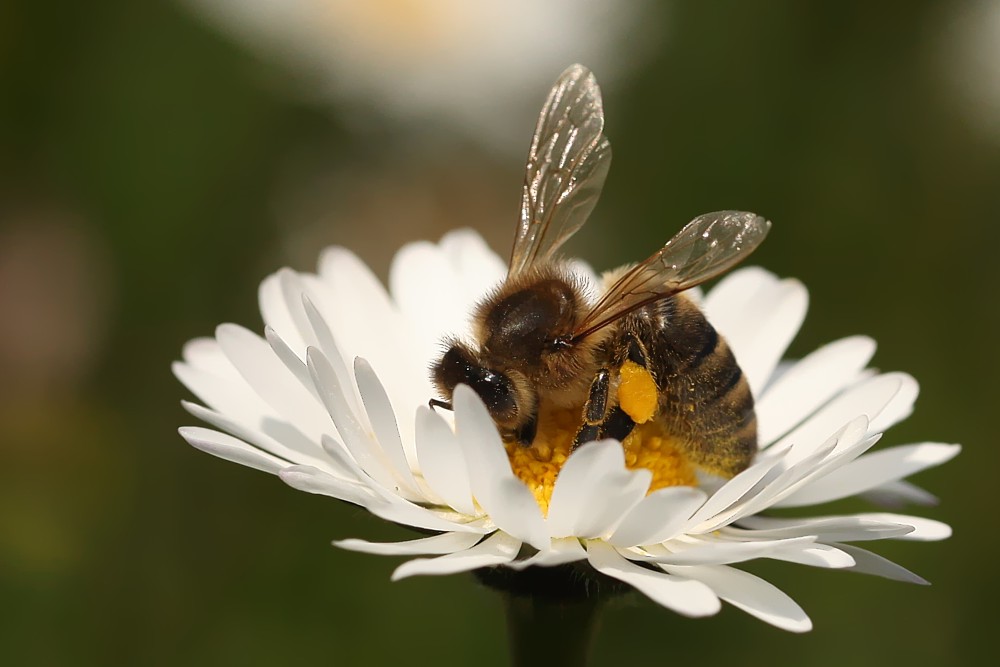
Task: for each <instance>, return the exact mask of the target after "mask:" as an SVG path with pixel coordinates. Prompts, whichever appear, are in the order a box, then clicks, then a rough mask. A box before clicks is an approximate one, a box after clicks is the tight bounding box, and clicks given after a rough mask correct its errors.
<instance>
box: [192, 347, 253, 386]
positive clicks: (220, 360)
mask: <svg viewBox="0 0 1000 667" xmlns="http://www.w3.org/2000/svg"><path fill="white" fill-rule="evenodd" d="M181 356H182V357H183V358H184V361H185V362H186V363H188V364H190V365H191V366H194V367H195V368H197V369H199V370H202V371H205V372H208V373H211V374H213V375H217V376H219V377H223V378H228V379H230V380H240V381H242V379H243V378H242V377H240V373H239V371H237V370H236V367H235V366H233V365H232V364H231V363H230V362H229V359H227V358H226V355H225V354H223V352H222V348H221V347H219V341H217V340H215V339H214V338H208V337H207V336H206V337H203V338H194V339H192V340H189V341H188V342H187V343H185V344H184V348H183V350H181Z"/></svg>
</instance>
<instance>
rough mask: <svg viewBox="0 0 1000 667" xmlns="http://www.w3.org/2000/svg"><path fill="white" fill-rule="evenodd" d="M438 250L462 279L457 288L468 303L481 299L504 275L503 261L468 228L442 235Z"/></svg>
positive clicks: (505, 269) (505, 267)
mask: <svg viewBox="0 0 1000 667" xmlns="http://www.w3.org/2000/svg"><path fill="white" fill-rule="evenodd" d="M441 250H442V251H444V254H445V256H446V257H447V258H448V259H449V261H450V262H451V264H452V266H454V267H455V272H456V273H457V274H458V275H459V276H461V277H462V279H461V281H459V286H460V287H462V288H463V289H464V290H465V296H466V299H467V300H468V301H469V302H475V301H478V300H479V299H481V298H482V296H483V295H484V294H486V292H487V291H489V290H490V289H492V288H493V287H496V285H497V284H498V283H499V282H500V281H501V280H503V278H504V276H505V275H507V264H506V262H504V260H502V259H500V256H499V255H497V254H496V253H495V252H493V251H492V250H490V247H489V246H488V245H486V242H485V241H483V238H482V237H481V236H480V235H479V234H477V233H476V232H474V231H472V230H471V229H458V230H455V231H452V232H448V233H447V234H445V235H444V236H443V237H442V238H441Z"/></svg>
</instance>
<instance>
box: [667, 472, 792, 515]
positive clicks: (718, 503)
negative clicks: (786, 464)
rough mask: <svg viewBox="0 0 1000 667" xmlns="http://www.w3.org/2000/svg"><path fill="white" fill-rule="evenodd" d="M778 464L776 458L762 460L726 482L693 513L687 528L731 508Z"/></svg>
mask: <svg viewBox="0 0 1000 667" xmlns="http://www.w3.org/2000/svg"><path fill="white" fill-rule="evenodd" d="M780 462H781V460H780V459H778V458H772V459H762V460H760V461H758V462H757V463H755V464H753V465H752V466H750V467H749V468H747V469H746V470H744V471H743V472H741V473H739V474H737V475H736V476H735V477H733V478H732V479H731V480H729V481H727V482H726V483H725V484H723V485H722V486H721V487H720V488H719V489H718V490H717V491H716V492H715V493H713V494H712V495H711V496H709V498H708V500H707V501H705V504H704V505H702V507H701V509H699V510H698V511H697V512H695V513H694V516H692V517H691V519H690V520H689V521H688V523H687V525H688V527H689V528H693V527H695V526H698V525H700V524H701V523H703V522H705V521H707V520H709V519H711V518H712V517H716V516H718V515H719V514H721V513H722V512H723V511H725V510H727V509H728V508H730V507H732V506H733V505H734V504H735V503H737V502H738V501H739V500H740V499H741V498H743V497H744V496H745V495H746V494H747V493H748V492H749V491H750V490H751V489H753V488H754V487H755V486H756V485H757V483H758V482H760V481H761V480H762V479H763V478H764V477H765V476H766V475H767V474H768V473H770V472H771V470H772V469H774V468H775V467H776V466H777V465H778V464H779V463H780Z"/></svg>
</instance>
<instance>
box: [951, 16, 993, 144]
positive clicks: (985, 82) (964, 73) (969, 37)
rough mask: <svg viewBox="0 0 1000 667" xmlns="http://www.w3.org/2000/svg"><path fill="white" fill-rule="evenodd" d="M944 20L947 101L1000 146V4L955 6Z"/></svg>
mask: <svg viewBox="0 0 1000 667" xmlns="http://www.w3.org/2000/svg"><path fill="white" fill-rule="evenodd" d="M949 10H950V11H952V12H953V14H952V15H951V16H948V17H946V18H945V19H944V21H943V22H944V24H945V26H946V28H945V30H944V31H943V44H942V45H941V48H942V49H943V57H944V62H945V67H946V70H945V73H946V76H947V78H948V79H949V81H950V83H951V84H952V85H953V86H954V88H955V90H956V92H957V95H955V96H951V97H949V98H947V99H948V101H950V102H951V103H952V104H954V105H955V108H956V110H957V111H958V112H959V113H961V114H962V115H963V116H964V117H965V118H966V119H967V120H968V121H969V122H970V123H972V124H973V125H974V126H976V127H977V128H979V129H980V130H981V131H982V132H984V133H985V134H986V135H988V136H990V137H991V138H992V139H993V140H994V141H996V142H1000V0H979V1H978V2H973V3H956V4H955V5H954V6H953V7H949Z"/></svg>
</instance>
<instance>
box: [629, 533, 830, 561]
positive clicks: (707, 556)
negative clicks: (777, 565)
mask: <svg viewBox="0 0 1000 667" xmlns="http://www.w3.org/2000/svg"><path fill="white" fill-rule="evenodd" d="M815 541H816V540H815V538H814V537H811V536H809V537H794V538H787V539H778V540H763V539H762V540H755V541H752V542H735V541H729V540H720V539H706V540H699V541H698V542H695V543H694V544H693V545H691V546H690V547H688V548H684V549H681V550H679V551H671V550H669V549H668V548H665V546H660V545H657V546H656V547H650V548H649V555H639V556H636V557H634V558H633V557H632V556H628V557H629V558H631V559H632V560H641V561H649V562H654V563H663V564H669V565H725V564H727V563H740V562H743V561H748V560H753V559H755V558H767V557H768V556H770V555H771V554H773V553H778V552H781V551H782V550H787V549H789V548H792V547H801V546H804V545H810V544H812V543H814V542H815ZM669 546H670V547H674V546H680V544H676V545H675V544H671V545H669Z"/></svg>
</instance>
